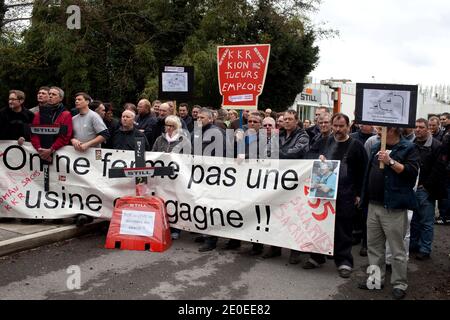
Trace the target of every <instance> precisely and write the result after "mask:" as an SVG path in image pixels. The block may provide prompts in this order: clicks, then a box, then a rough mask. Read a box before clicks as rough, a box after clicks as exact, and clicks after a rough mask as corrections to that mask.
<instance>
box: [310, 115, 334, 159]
mask: <svg viewBox="0 0 450 320" xmlns="http://www.w3.org/2000/svg"><path fill="white" fill-rule="evenodd" d="M318 125H319V129H320V133H319V134H318V135H316V136H315V137H314V138H313V139H312V141H310V148H309V150H308V153H307V155H306V158H307V159H317V158H319V156H320V152H321V150H322V149H323V146H324V144H325V143H326V142H327V140H328V137H329V136H330V135H331V114H329V113H328V112H325V113H322V114H321V115H320V116H319V120H318Z"/></svg>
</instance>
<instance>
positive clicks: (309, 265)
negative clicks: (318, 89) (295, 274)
mask: <svg viewBox="0 0 450 320" xmlns="http://www.w3.org/2000/svg"><path fill="white" fill-rule="evenodd" d="M331 123H332V126H333V136H331V137H330V138H328V140H327V143H326V144H325V145H324V148H323V150H322V152H321V156H320V160H322V161H324V160H340V161H341V165H340V167H339V182H338V188H339V189H338V196H337V198H336V218H335V219H336V221H335V231H334V262H335V264H336V267H337V269H338V273H339V276H341V277H342V278H349V277H350V275H351V272H352V269H353V256H352V229H353V228H352V226H353V225H352V219H353V216H354V214H355V205H357V204H358V203H359V201H360V197H361V189H362V184H363V178H364V171H365V168H366V163H367V153H366V151H365V149H364V146H363V145H362V144H361V142H359V141H358V140H355V139H353V138H351V137H350V136H349V132H350V119H349V118H348V116H346V115H345V114H342V113H336V114H335V115H333V117H332V118H331ZM325 261H326V260H325V256H324V255H320V254H311V258H310V259H309V260H308V261H307V262H306V263H305V264H304V265H303V268H304V269H314V268H317V267H319V266H320V265H322V264H324V263H325Z"/></svg>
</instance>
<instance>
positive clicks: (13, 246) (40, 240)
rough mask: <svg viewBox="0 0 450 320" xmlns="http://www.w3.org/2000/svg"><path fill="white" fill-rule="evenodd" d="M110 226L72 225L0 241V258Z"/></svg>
mask: <svg viewBox="0 0 450 320" xmlns="http://www.w3.org/2000/svg"><path fill="white" fill-rule="evenodd" d="M108 224H109V221H108V220H99V221H94V222H92V223H89V224H87V225H85V226H83V227H77V226H75V225H70V226H65V227H60V228H56V229H52V230H46V231H41V232H36V233H33V234H29V235H24V236H22V237H17V238H13V239H8V240H4V241H0V257H2V256H6V255H8V254H11V253H15V252H19V251H24V250H29V249H33V248H37V247H40V246H44V245H47V244H51V243H54V242H59V241H63V240H68V239H71V238H74V237H77V236H81V235H84V234H88V233H92V232H95V231H97V230H100V229H101V228H103V227H106V226H108Z"/></svg>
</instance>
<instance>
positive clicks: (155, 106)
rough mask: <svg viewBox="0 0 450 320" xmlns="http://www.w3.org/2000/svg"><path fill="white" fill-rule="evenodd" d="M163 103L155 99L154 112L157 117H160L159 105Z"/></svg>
mask: <svg viewBox="0 0 450 320" xmlns="http://www.w3.org/2000/svg"><path fill="white" fill-rule="evenodd" d="M160 105H161V101H159V100H155V101H153V104H152V113H153V115H154V116H155V117H159V106H160Z"/></svg>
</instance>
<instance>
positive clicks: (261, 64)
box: [217, 44, 270, 110]
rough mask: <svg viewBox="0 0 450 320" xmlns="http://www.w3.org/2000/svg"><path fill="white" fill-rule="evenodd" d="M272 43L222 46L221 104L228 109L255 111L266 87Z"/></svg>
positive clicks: (219, 64) (219, 61) (219, 63)
mask: <svg viewBox="0 0 450 320" xmlns="http://www.w3.org/2000/svg"><path fill="white" fill-rule="evenodd" d="M269 55H270V44H255V45H240V46H219V47H217V68H218V72H219V88H220V94H221V95H222V96H223V102H222V106H223V107H224V108H227V109H241V110H254V109H257V108H258V97H259V96H260V95H261V94H262V92H263V89H264V82H265V80H266V74H267V65H268V64H269Z"/></svg>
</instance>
